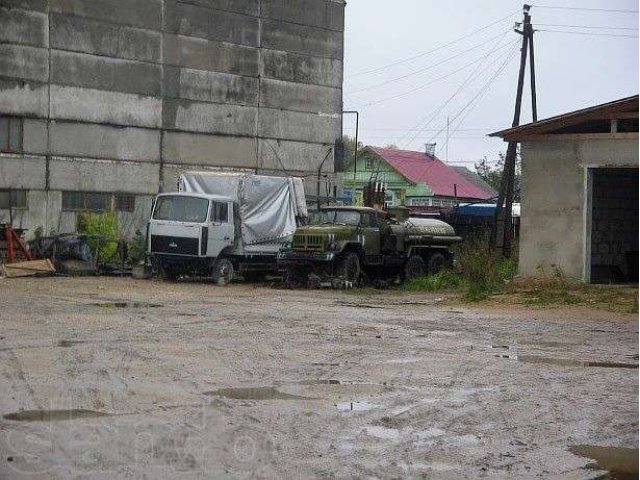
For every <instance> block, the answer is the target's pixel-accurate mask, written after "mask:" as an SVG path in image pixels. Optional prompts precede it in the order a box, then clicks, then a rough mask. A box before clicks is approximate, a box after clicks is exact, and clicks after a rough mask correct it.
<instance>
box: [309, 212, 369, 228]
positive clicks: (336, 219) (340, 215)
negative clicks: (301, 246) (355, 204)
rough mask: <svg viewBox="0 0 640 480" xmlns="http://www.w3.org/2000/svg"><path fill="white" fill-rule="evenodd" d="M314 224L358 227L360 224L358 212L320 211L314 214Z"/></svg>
mask: <svg viewBox="0 0 640 480" xmlns="http://www.w3.org/2000/svg"><path fill="white" fill-rule="evenodd" d="M313 220H314V221H315V222H314V223H316V224H323V223H332V224H340V225H354V226H356V225H358V224H359V223H360V212H354V211H351V210H320V211H319V212H315V218H314V219H313Z"/></svg>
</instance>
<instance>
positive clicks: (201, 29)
mask: <svg viewBox="0 0 640 480" xmlns="http://www.w3.org/2000/svg"><path fill="white" fill-rule="evenodd" d="M165 23H166V27H165V30H166V31H167V32H169V33H176V34H179V35H185V36H187V37H198V38H204V39H207V40H215V41H218V42H228V43H235V44H239V45H247V46H251V47H257V46H258V19H257V18H256V17H251V16H247V15H240V14H237V13H231V12H225V11H223V10H212V9H210V8H202V7H199V6H196V5H191V4H186V3H177V4H176V7H175V12H174V14H173V15H170V16H169V17H168V18H167V19H166V22H165Z"/></svg>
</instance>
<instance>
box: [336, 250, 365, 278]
mask: <svg viewBox="0 0 640 480" xmlns="http://www.w3.org/2000/svg"><path fill="white" fill-rule="evenodd" d="M360 273H361V270H360V258H358V255H357V254H355V253H354V252H348V253H347V254H346V255H345V256H344V257H342V258H341V259H340V261H339V262H338V268H337V269H336V274H337V276H338V277H340V278H342V279H343V280H345V281H347V282H351V283H352V284H353V285H355V284H356V283H358V280H360Z"/></svg>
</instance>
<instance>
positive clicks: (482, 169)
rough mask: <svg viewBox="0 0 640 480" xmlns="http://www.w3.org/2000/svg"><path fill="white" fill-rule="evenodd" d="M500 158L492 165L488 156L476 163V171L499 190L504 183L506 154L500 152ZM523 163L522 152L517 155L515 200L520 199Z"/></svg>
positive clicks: (514, 187)
mask: <svg viewBox="0 0 640 480" xmlns="http://www.w3.org/2000/svg"><path fill="white" fill-rule="evenodd" d="M498 157H499V158H498V160H497V161H496V162H495V164H494V165H493V166H492V165H491V162H490V161H489V160H488V159H487V157H486V156H485V157H483V158H482V159H481V160H480V161H479V162H478V163H476V164H475V167H476V173H477V174H478V175H480V176H481V177H482V179H483V180H484V181H485V182H487V183H488V184H489V185H491V186H492V187H493V188H494V189H495V190H497V191H498V192H499V191H500V187H501V183H502V173H503V171H504V161H505V154H504V153H502V152H500V153H499V154H498ZM521 170H522V169H521V164H520V153H518V155H517V156H516V171H515V178H514V184H513V201H514V202H519V201H520V176H521Z"/></svg>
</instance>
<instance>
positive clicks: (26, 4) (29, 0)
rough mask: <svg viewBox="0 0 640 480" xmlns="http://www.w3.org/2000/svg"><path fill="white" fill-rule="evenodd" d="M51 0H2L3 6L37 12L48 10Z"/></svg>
mask: <svg viewBox="0 0 640 480" xmlns="http://www.w3.org/2000/svg"><path fill="white" fill-rule="evenodd" d="M48 3H49V0H2V6H3V7H6V8H20V9H23V10H32V11H35V12H46V11H47V10H48V7H49V6H48Z"/></svg>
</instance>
